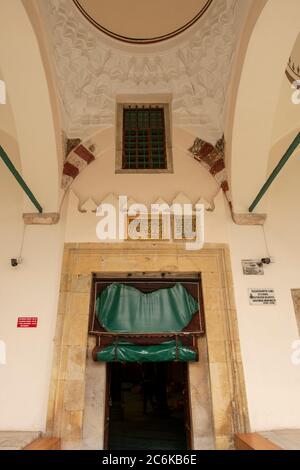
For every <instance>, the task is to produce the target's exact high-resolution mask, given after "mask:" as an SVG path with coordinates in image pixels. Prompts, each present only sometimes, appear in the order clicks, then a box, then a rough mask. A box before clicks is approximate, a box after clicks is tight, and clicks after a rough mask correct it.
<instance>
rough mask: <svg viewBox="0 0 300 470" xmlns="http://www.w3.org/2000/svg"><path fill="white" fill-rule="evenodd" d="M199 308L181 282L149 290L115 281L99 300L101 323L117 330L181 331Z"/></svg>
mask: <svg viewBox="0 0 300 470" xmlns="http://www.w3.org/2000/svg"><path fill="white" fill-rule="evenodd" d="M198 310H199V304H198V302H197V301H196V300H195V299H194V298H193V296H192V295H191V294H190V293H189V292H188V291H187V290H186V289H185V287H184V286H183V285H182V284H180V283H176V284H175V285H174V286H173V287H171V288H162V289H158V290H156V291H154V292H150V293H146V294H145V293H143V292H141V291H139V290H138V289H136V288H135V287H131V286H126V285H124V284H118V283H114V284H111V285H110V286H108V287H107V288H106V289H105V290H104V291H103V292H102V293H101V294H100V296H98V298H97V301H96V314H97V317H98V319H99V321H100V323H101V324H102V326H103V327H104V328H105V329H106V330H107V331H111V332H115V333H163V332H166V333H167V332H179V331H182V330H183V329H184V328H185V327H186V326H187V325H188V324H189V323H190V321H191V320H192V318H193V316H194V314H195V313H196V312H197V311H198Z"/></svg>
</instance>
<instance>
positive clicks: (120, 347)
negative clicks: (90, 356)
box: [95, 341, 197, 362]
mask: <svg viewBox="0 0 300 470" xmlns="http://www.w3.org/2000/svg"><path fill="white" fill-rule="evenodd" d="M95 359H96V361H102V362H114V361H120V362H171V361H176V360H177V361H182V362H194V361H196V360H197V354H196V352H195V351H192V350H190V349H188V348H186V347H185V346H183V345H181V344H180V343H179V342H178V345H177V351H176V342H175V341H167V342H165V343H161V344H155V345H151V346H141V345H138V344H132V343H127V342H125V341H120V342H119V343H114V344H112V345H111V346H107V347H106V348H104V349H102V350H101V351H97V352H96V354H95Z"/></svg>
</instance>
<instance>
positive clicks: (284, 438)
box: [259, 429, 300, 450]
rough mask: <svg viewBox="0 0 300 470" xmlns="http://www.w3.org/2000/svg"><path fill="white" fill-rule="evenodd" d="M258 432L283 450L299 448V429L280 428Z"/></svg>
mask: <svg viewBox="0 0 300 470" xmlns="http://www.w3.org/2000/svg"><path fill="white" fill-rule="evenodd" d="M259 434H261V435H262V436H263V437H265V438H266V439H269V440H270V441H272V442H273V443H274V444H276V445H278V446H279V447H281V448H282V449H284V450H300V429H281V430H274V431H265V432H260V433H259Z"/></svg>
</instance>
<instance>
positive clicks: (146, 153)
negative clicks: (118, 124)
mask: <svg viewBox="0 0 300 470" xmlns="http://www.w3.org/2000/svg"><path fill="white" fill-rule="evenodd" d="M166 168H167V158H166V135H165V116H164V108H163V107H159V106H147V107H146V106H142V107H140V106H128V107H124V108H123V149H122V169H124V170H126V169H128V170H131V169H133V170H147V169H155V170H164V169H166Z"/></svg>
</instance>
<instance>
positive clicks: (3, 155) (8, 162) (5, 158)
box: [0, 145, 43, 213]
mask: <svg viewBox="0 0 300 470" xmlns="http://www.w3.org/2000/svg"><path fill="white" fill-rule="evenodd" d="M0 157H1V159H2V160H3V162H4V163H5V165H6V166H7V168H8V169H9V171H10V172H11V173H12V174H13V176H14V177H15V178H16V180H17V182H18V183H19V185H20V186H21V188H22V189H23V191H24V192H25V193H26V195H27V196H28V197H29V199H30V200H31V202H32V204H33V205H34V206H35V207H36V208H37V210H38V211H39V212H40V213H42V212H43V208H42V206H41V205H40V204H39V202H38V201H37V199H36V198H35V197H34V195H33V193H32V192H31V191H30V189H29V187H28V186H27V184H26V183H25V181H24V180H23V178H22V176H21V175H20V173H19V172H18V170H17V169H16V167H15V166H14V164H13V163H12V161H11V160H10V158H9V156H8V155H7V153H6V152H5V150H4V149H3V148H2V147H1V145H0Z"/></svg>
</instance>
